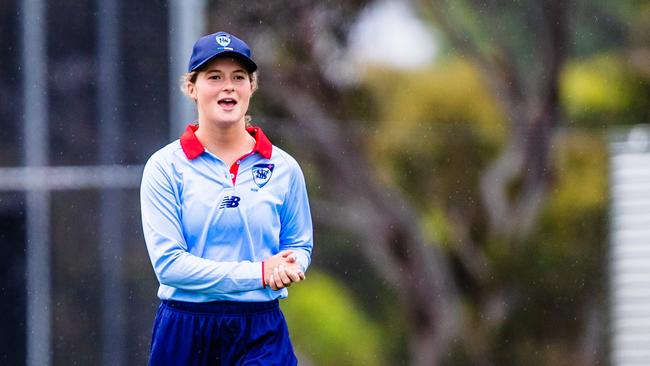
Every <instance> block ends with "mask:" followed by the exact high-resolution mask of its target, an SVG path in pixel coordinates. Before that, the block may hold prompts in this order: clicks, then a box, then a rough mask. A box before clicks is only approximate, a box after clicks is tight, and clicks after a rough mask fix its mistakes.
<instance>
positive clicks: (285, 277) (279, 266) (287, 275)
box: [264, 250, 305, 290]
mask: <svg viewBox="0 0 650 366" xmlns="http://www.w3.org/2000/svg"><path fill="white" fill-rule="evenodd" d="M304 279H305V274H304V273H303V272H302V269H301V268H300V264H299V263H298V261H297V260H296V256H295V255H294V254H293V252H292V251H290V250H285V251H282V252H280V253H278V254H276V255H274V256H272V257H270V258H268V259H266V260H265V261H264V281H265V284H266V285H269V286H271V289H273V290H278V289H281V288H284V287H288V286H291V283H293V282H299V281H302V280H304Z"/></svg>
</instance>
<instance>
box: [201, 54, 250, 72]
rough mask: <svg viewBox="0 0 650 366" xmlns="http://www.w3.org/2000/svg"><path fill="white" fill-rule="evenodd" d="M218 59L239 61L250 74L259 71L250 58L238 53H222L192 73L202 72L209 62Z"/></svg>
mask: <svg viewBox="0 0 650 366" xmlns="http://www.w3.org/2000/svg"><path fill="white" fill-rule="evenodd" d="M217 57H232V58H234V59H237V60H238V61H239V62H241V63H242V65H243V66H244V68H246V71H248V72H250V73H252V72H255V70H257V64H256V63H255V62H253V60H251V59H250V58H248V57H246V55H242V54H241V53H239V52H236V51H221V52H217V53H215V54H214V55H212V56H210V57H208V58H206V59H205V60H204V61H203V62H201V63H200V64H198V65H196V66H195V67H194V68H193V69H192V70H191V71H201V68H202V67H203V66H205V65H206V64H207V63H208V62H210V61H212V60H214V59H215V58H217Z"/></svg>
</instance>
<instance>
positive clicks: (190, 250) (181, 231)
mask: <svg viewBox="0 0 650 366" xmlns="http://www.w3.org/2000/svg"><path fill="white" fill-rule="evenodd" d="M256 70H257V65H256V63H255V62H254V61H253V58H252V53H251V50H250V48H249V46H248V45H247V44H246V43H245V42H244V41H242V40H241V39H239V38H237V37H235V36H234V35H232V34H229V33H226V32H218V33H214V34H210V35H206V36H204V37H201V38H200V39H199V40H197V41H196V43H195V45H194V48H193V51H192V55H191V57H190V61H189V66H188V73H187V74H185V76H184V78H183V82H182V89H183V91H184V92H185V94H186V95H187V96H189V97H190V98H191V99H192V100H193V101H194V102H195V103H196V108H197V112H198V123H195V124H190V125H189V126H187V129H186V130H185V132H184V133H183V134H182V136H180V139H178V140H176V141H174V142H172V143H170V144H169V145H167V146H165V147H163V148H162V149H160V150H158V151H157V152H156V153H154V154H153V155H152V156H151V158H150V159H149V160H148V162H147V164H146V166H145V168H144V173H143V177H142V184H141V191H140V193H141V196H140V198H141V207H142V225H143V232H144V237H145V241H146V245H147V251H148V253H149V257H150V259H151V264H152V266H153V269H154V272H155V274H156V277H157V278H158V281H159V282H160V287H159V290H158V297H159V298H160V299H161V304H160V306H159V308H158V312H157V314H156V319H155V323H154V326H153V335H152V341H151V355H150V359H149V364H150V365H295V364H297V360H296V356H295V354H294V352H293V347H292V345H291V341H290V339H289V333H288V331H287V325H286V322H285V319H284V316H283V314H282V312H281V311H280V308H279V306H278V299H282V298H285V297H287V294H288V292H287V287H289V286H291V285H292V284H294V283H297V282H301V281H303V280H304V279H305V271H306V270H307V267H308V266H309V264H310V262H311V252H312V247H313V236H312V221H311V215H310V210H309V202H308V197H307V191H306V188H305V180H304V177H303V174H302V172H301V170H300V167H299V166H298V163H297V162H296V160H295V159H293V158H292V157H291V156H290V155H289V154H287V153H286V152H284V151H283V150H281V149H280V148H278V147H276V146H274V145H272V144H271V142H270V141H269V139H268V138H267V137H266V136H265V134H264V132H262V130H261V129H260V128H259V127H254V126H252V125H251V124H250V122H249V121H250V118H249V117H248V116H247V115H246V112H247V110H248V106H249V102H250V99H251V96H252V95H253V93H254V92H255V90H256V88H257V86H258V77H257V72H256Z"/></svg>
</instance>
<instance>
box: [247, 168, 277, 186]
mask: <svg viewBox="0 0 650 366" xmlns="http://www.w3.org/2000/svg"><path fill="white" fill-rule="evenodd" d="M273 167H274V165H273V164H257V165H255V166H253V169H252V172H253V181H254V182H255V184H257V186H258V187H260V188H262V187H264V186H265V185H266V183H268V182H269V180H270V179H271V175H272V174H273Z"/></svg>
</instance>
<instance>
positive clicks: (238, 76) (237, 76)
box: [235, 74, 246, 80]
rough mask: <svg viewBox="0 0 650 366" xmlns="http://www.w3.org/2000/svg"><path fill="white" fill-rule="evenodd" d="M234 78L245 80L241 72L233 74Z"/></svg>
mask: <svg viewBox="0 0 650 366" xmlns="http://www.w3.org/2000/svg"><path fill="white" fill-rule="evenodd" d="M235 80H246V76H245V75H243V74H237V75H235Z"/></svg>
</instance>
